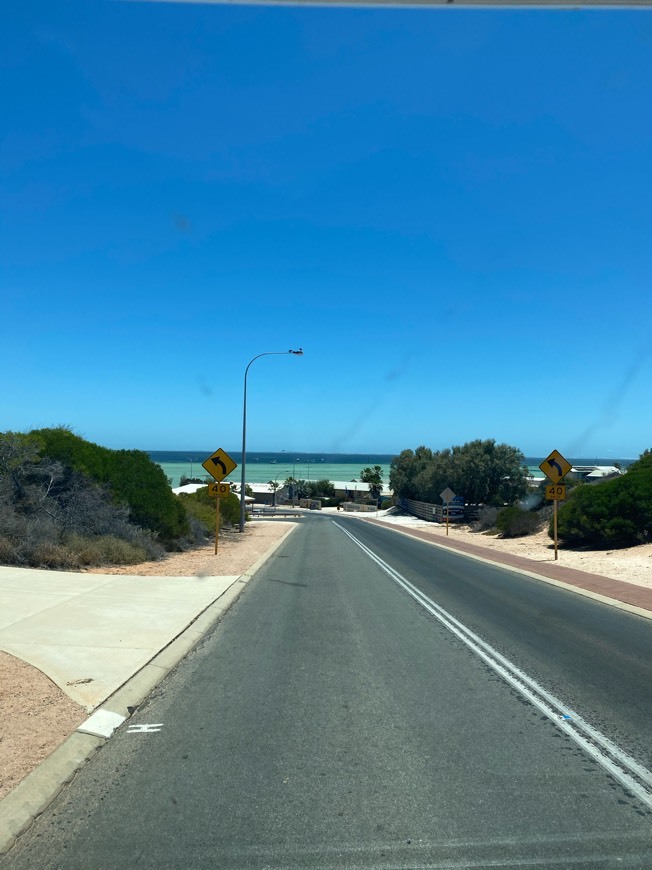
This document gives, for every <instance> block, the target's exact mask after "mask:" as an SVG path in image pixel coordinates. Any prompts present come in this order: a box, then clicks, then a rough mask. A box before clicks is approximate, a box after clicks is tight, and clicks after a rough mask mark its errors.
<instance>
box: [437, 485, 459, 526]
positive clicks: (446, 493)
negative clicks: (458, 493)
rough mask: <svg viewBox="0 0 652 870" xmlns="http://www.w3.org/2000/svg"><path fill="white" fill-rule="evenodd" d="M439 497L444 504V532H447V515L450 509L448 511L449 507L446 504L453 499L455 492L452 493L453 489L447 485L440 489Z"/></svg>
mask: <svg viewBox="0 0 652 870" xmlns="http://www.w3.org/2000/svg"><path fill="white" fill-rule="evenodd" d="M439 497H440V498H441V500H442V501H443V502H444V504H445V505H446V534H448V517H449V513H450V511H449V507H448V506H449V505H450V503H451V502H452V501H453V499H454V498H455V493H454V492H453V490H452V489H451V488H450V486H447V487H446V489H444V490H442V491H441V492H440V493H439Z"/></svg>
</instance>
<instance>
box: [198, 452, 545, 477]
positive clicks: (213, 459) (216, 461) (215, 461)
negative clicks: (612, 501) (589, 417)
mask: <svg viewBox="0 0 652 870" xmlns="http://www.w3.org/2000/svg"><path fill="white" fill-rule="evenodd" d="M210 461H211V462H212V463H213V465H219V466H220V468H221V469H222V474H224V475H225V476H226V465H225V464H224V463H223V462H222V460H221V459H220V458H219V457H215V456H211V458H210ZM559 471H560V472H561V468H560V469H559Z"/></svg>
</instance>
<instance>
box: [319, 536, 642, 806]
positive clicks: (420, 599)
mask: <svg viewBox="0 0 652 870" xmlns="http://www.w3.org/2000/svg"><path fill="white" fill-rule="evenodd" d="M332 522H333V525H335V526H337V528H338V529H340V531H342V532H344V534H345V535H347V536H348V537H349V538H350V539H351V540H352V541H353V542H354V543H355V544H356V545H357V546H358V547H359V548H360V549H361V550H362V551H363V552H364V553H365V554H366V555H367V556H369V558H370V559H372V560H373V561H374V562H376V564H377V565H378V566H379V567H380V568H382V570H383V571H384V572H385V573H386V574H388V575H389V577H391V579H392V580H394V582H395V583H397V584H398V585H399V586H401V587H402V588H403V589H404V590H405V591H406V592H407V593H408V594H409V595H410V596H411V597H412V598H414V600H415V601H416V602H417V603H418V604H420V605H421V606H422V607H423V608H424V609H425V610H427V611H428V612H429V613H430V614H431V615H432V616H434V617H435V618H436V619H437V620H439V622H440V623H441V624H442V625H444V626H445V627H446V628H447V629H448V630H449V631H450V632H452V634H454V635H455V636H456V637H457V638H458V639H459V640H461V641H462V642H463V643H464V644H466V646H467V647H469V649H471V650H472V651H473V652H474V653H475V654H476V655H477V656H479V658H481V659H482V660H483V661H484V662H485V663H486V664H487V665H489V667H490V668H491V669H492V670H493V671H495V673H497V674H498V675H499V676H501V677H502V678H503V679H504V680H506V682H508V683H509V685H511V686H512V687H513V688H515V689H516V690H517V691H518V692H519V693H520V694H521V695H522V696H523V697H525V698H526V699H527V700H528V701H530V703H532V704H533V705H534V706H535V707H536V708H537V709H539V710H540V711H541V712H542V713H543V714H544V715H545V716H547V717H548V718H549V719H550V720H551V721H552V722H554V724H555V725H556V726H557V727H558V728H560V729H561V730H562V731H564V732H565V733H566V734H568V736H569V737H571V738H572V739H573V740H574V741H575V742H576V743H577V744H578V745H579V746H581V748H582V749H583V750H584V751H585V752H586V753H587V754H588V755H590V756H591V757H592V758H593V759H595V761H597V762H598V763H599V764H600V765H601V766H602V767H603V768H604V769H605V770H606V771H607V772H608V773H610V774H611V775H612V776H613V777H614V778H615V779H617V780H618V781H619V782H620V783H621V785H623V786H625V788H627V789H629V790H630V791H631V792H632V793H633V794H635V795H636V797H638V798H639V800H640V801H641V802H642V803H644V804H645V805H646V806H647V807H649V808H650V809H652V772H650V771H649V770H648V769H647V768H646V767H644V766H643V765H642V764H639V763H638V762H637V761H636V760H635V759H633V758H631V756H629V755H628V754H627V753H626V752H624V750H622V749H621V748H620V747H619V746H616V744H615V743H613V742H612V741H611V740H609V738H608V737H606V736H605V735H604V734H601V733H600V732H599V731H598V730H597V729H595V728H594V727H593V726H592V725H590V724H589V723H588V722H586V721H585V720H584V719H583V718H582V717H581V716H580V715H579V714H578V713H576V712H575V711H574V710H571V709H570V708H568V707H566V706H565V705H564V704H563V703H562V702H561V701H560V700H559V699H558V698H556V697H555V696H554V695H552V694H551V693H550V692H548V691H546V689H544V688H543V687H542V686H540V685H539V684H538V683H537V682H536V681H535V680H533V679H532V678H531V677H529V676H528V675H527V674H526V673H524V672H523V671H522V670H520V668H518V667H517V666H516V665H515V664H513V663H512V662H510V661H509V659H507V658H506V657H505V656H503V655H501V653H499V652H498V651H497V650H495V649H494V648H493V647H492V646H490V645H489V644H488V643H486V641H484V640H482V638H481V637H479V636H478V635H476V634H475V633H474V632H472V631H471V630H470V629H469V628H467V627H466V626H465V625H464V624H463V623H462V622H460V621H459V620H458V619H456V618H455V617H454V616H453V615H452V614H450V613H448V611H446V610H444V608H443V607H440V606H439V605H438V604H436V603H435V602H434V601H432V599H430V598H429V597H428V596H427V595H425V594H424V593H423V592H421V590H420V589H418V588H417V587H416V586H414V585H413V584H412V583H410V581H409V580H407V579H406V578H405V577H403V576H402V575H401V574H399V573H398V571H395V570H394V569H393V568H392V567H391V565H389V564H388V563H387V562H385V561H384V560H383V559H381V558H380V556H378V555H376V553H374V552H373V550H371V549H370V548H369V547H367V546H366V545H365V544H363V543H362V541H360V540H359V539H358V538H356V537H355V535H353V534H352V533H351V532H350V531H348V529H345V528H344V527H343V526H341V525H340V524H339V523H337V522H335V520H333V521H332ZM634 777H636V779H634Z"/></svg>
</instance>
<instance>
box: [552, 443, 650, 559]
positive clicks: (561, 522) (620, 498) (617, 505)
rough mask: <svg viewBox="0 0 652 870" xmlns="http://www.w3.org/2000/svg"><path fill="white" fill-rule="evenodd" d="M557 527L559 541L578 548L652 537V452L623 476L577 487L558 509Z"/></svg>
mask: <svg viewBox="0 0 652 870" xmlns="http://www.w3.org/2000/svg"><path fill="white" fill-rule="evenodd" d="M557 528H558V535H559V538H560V540H562V541H564V543H566V544H568V545H569V546H575V547H593V548H596V549H605V548H611V547H632V546H635V545H636V544H642V543H645V542H646V541H649V540H650V539H652V454H651V453H648V452H646V453H645V454H643V455H642V456H641V458H640V459H639V460H638V461H637V462H634V463H632V465H630V467H629V469H628V471H627V473H626V474H624V475H623V476H622V477H618V478H616V479H615V480H609V481H607V482H606V483H595V484H584V485H582V486H578V487H577V488H576V489H575V491H574V492H573V495H572V498H570V499H569V500H568V501H567V502H566V503H565V504H563V505H562V506H561V508H560V509H559V516H558V526H557ZM552 535H553V530H552V528H551V529H550V536H551V537H552Z"/></svg>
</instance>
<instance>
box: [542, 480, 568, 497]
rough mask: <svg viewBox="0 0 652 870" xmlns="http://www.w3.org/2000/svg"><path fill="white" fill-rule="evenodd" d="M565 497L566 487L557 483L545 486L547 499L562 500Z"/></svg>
mask: <svg viewBox="0 0 652 870" xmlns="http://www.w3.org/2000/svg"><path fill="white" fill-rule="evenodd" d="M565 498H566V487H565V486H563V485H562V484H559V483H551V484H550V486H547V487H546V499H547V500H548V501H563V500H564V499H565Z"/></svg>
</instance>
